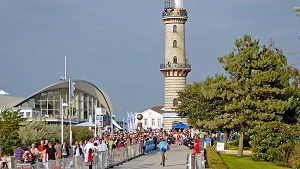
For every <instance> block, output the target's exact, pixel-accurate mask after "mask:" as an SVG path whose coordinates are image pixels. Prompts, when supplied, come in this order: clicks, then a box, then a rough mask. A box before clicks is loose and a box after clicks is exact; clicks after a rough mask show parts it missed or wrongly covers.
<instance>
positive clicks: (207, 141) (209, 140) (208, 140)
mask: <svg viewBox="0 0 300 169" xmlns="http://www.w3.org/2000/svg"><path fill="white" fill-rule="evenodd" d="M211 141H212V139H211V138H204V142H206V143H211Z"/></svg>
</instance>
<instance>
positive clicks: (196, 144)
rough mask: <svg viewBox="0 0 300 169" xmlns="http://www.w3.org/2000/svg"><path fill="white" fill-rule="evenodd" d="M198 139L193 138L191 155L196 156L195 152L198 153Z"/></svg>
mask: <svg viewBox="0 0 300 169" xmlns="http://www.w3.org/2000/svg"><path fill="white" fill-rule="evenodd" d="M198 140H199V139H195V140H194V150H193V153H192V155H194V156H195V158H196V156H197V154H199V153H200V142H199V141H198Z"/></svg>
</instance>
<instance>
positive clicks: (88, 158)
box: [1, 129, 203, 168]
mask: <svg viewBox="0 0 300 169" xmlns="http://www.w3.org/2000/svg"><path fill="white" fill-rule="evenodd" d="M191 135H192V134H191V131H190V130H188V129H187V130H174V129H173V130H154V129H144V130H142V131H135V132H129V131H126V130H125V131H124V132H114V133H112V134H109V133H108V132H104V133H102V134H101V136H97V137H94V138H91V139H89V140H78V141H75V143H74V145H72V146H70V145H67V143H66V142H63V143H62V144H61V143H60V141H58V140H55V142H54V144H53V143H52V142H50V141H48V140H47V139H46V140H41V141H40V144H39V145H38V146H36V145H35V144H32V145H31V146H29V147H27V148H25V149H23V148H22V146H21V144H18V145H17V148H16V149H15V151H14V158H15V163H16V164H19V163H35V162H36V161H39V162H44V163H45V162H48V161H55V160H56V161H57V160H60V159H63V158H69V157H75V159H76V158H77V159H81V161H84V163H86V165H89V166H90V168H91V167H92V164H93V155H94V154H95V153H97V152H110V151H111V150H113V149H115V148H117V149H119V148H122V147H127V146H132V145H136V144H139V145H141V146H142V147H144V148H145V145H146V144H145V143H146V142H148V141H153V144H154V149H156V148H157V146H158V147H159V148H160V152H162V153H164V155H165V157H166V155H167V154H166V151H167V150H164V149H170V145H171V144H172V143H173V144H178V145H182V144H183V140H184V139H185V138H190V137H191ZM202 139H203V135H202V134H199V135H198V134H196V135H195V136H194V144H195V145H200V144H201V142H203V141H202ZM161 141H165V142H168V147H165V143H164V144H159V143H160V142H161ZM194 147H196V148H194V151H193V154H195V155H196V154H197V153H199V152H200V151H199V148H198V149H197V147H200V146H194ZM1 160H2V164H3V166H5V165H7V159H6V156H5V155H3V156H2V158H1ZM49 168H50V167H49Z"/></svg>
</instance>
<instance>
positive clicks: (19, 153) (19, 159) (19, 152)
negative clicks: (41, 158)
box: [14, 143, 25, 166]
mask: <svg viewBox="0 0 300 169" xmlns="http://www.w3.org/2000/svg"><path fill="white" fill-rule="evenodd" d="M24 155H25V151H24V150H23V149H22V146H21V144H20V143H18V144H17V148H16V149H15V151H14V158H15V166H16V165H17V164H21V163H23V156H24Z"/></svg>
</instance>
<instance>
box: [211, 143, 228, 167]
mask: <svg viewBox="0 0 300 169" xmlns="http://www.w3.org/2000/svg"><path fill="white" fill-rule="evenodd" d="M206 160H207V164H208V167H209V168H213V169H228V167H227V166H226V165H225V164H224V161H223V159H222V158H221V157H220V156H219V154H218V153H217V151H216V149H215V147H212V146H208V147H206Z"/></svg>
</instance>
